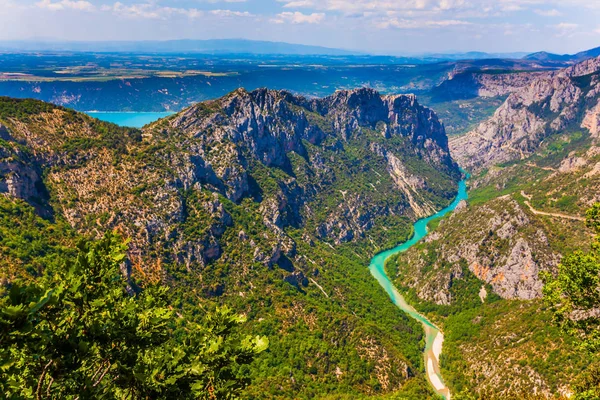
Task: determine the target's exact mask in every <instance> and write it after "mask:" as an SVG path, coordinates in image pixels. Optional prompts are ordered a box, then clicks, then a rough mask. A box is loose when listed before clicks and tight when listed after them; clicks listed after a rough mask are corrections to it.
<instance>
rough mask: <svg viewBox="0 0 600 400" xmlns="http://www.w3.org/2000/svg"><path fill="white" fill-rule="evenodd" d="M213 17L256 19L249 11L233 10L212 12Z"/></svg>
mask: <svg viewBox="0 0 600 400" xmlns="http://www.w3.org/2000/svg"><path fill="white" fill-rule="evenodd" d="M210 13H211V14H212V15H216V16H218V17H254V16H255V15H254V14H252V13H249V12H248V11H231V10H212V11H211V12H210Z"/></svg>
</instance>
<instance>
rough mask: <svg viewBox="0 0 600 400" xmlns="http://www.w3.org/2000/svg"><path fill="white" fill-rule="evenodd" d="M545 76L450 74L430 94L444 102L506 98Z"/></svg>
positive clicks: (539, 74) (525, 74)
mask: <svg viewBox="0 0 600 400" xmlns="http://www.w3.org/2000/svg"><path fill="white" fill-rule="evenodd" d="M547 75H548V72H515V73H504V74H495V73H486V72H485V71H479V72H470V71H459V72H456V73H453V74H451V75H450V76H449V78H448V79H447V80H445V81H444V82H442V83H441V84H440V85H438V86H437V87H435V88H434V89H433V90H432V94H433V96H434V97H435V98H440V99H445V100H459V99H470V98H473V97H496V96H507V95H509V94H511V93H513V92H516V91H518V90H520V89H522V88H524V87H526V86H528V85H529V84H531V83H532V82H533V81H534V80H536V79H538V78H540V77H544V76H547Z"/></svg>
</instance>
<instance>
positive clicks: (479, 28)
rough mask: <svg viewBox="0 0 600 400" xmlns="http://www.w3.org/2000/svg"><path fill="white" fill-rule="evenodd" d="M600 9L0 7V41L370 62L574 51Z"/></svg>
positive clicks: (128, 1)
mask: <svg viewBox="0 0 600 400" xmlns="http://www.w3.org/2000/svg"><path fill="white" fill-rule="evenodd" d="M599 17H600V0H353V1H347V0H120V1H114V0H0V21H2V25H3V27H2V29H1V30H0V40H23V39H40V38H45V39H56V40H167V39H183V38H186V39H218V38H246V39H256V40H272V41H286V42H291V43H302V44H311V45H322V46H328V47H338V48H345V49H353V50H362V51H367V52H373V53H386V54H403V53H419V52H438V51H468V50H479V51H491V52H510V51H537V50H548V51H553V52H560V53H563V52H576V51H580V50H584V49H587V48H592V47H597V46H600V18H599Z"/></svg>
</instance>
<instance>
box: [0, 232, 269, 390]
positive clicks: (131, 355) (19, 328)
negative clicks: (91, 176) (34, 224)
mask: <svg viewBox="0 0 600 400" xmlns="http://www.w3.org/2000/svg"><path fill="white" fill-rule="evenodd" d="M126 249H127V247H126V245H125V244H124V243H123V241H122V240H121V238H120V237H119V236H118V235H114V234H107V235H106V236H105V237H104V239H102V240H100V241H98V242H89V241H81V242H80V243H79V245H78V247H77V255H76V257H75V258H74V259H72V258H69V259H67V261H66V263H65V265H64V268H60V269H56V270H54V271H52V273H51V274H47V275H46V276H44V278H42V279H40V280H39V281H37V282H35V283H33V284H20V283H15V284H14V285H13V286H12V287H11V289H10V291H9V293H8V295H7V296H5V297H3V298H2V299H1V300H0V342H1V343H2V348H1V349H0V362H1V364H0V365H1V366H0V391H1V393H2V397H4V398H7V399H18V398H36V399H42V398H61V399H79V398H84V399H85V398H95V399H143V398H153V399H171V398H175V397H177V398H182V399H233V398H237V394H238V393H239V391H240V390H241V389H243V388H244V387H245V386H247V384H248V379H247V376H245V375H244V374H243V373H242V372H241V369H240V367H241V366H243V365H246V364H249V363H250V362H252V360H253V359H254V357H255V356H256V355H257V354H258V353H260V352H262V351H263V350H265V349H266V347H267V341H266V339H265V338H262V337H258V336H257V337H251V336H244V335H241V334H240V333H239V328H238V326H239V324H240V323H242V322H244V318H243V317H239V316H236V315H234V314H232V313H231V311H230V310H229V309H227V308H221V309H217V311H216V312H215V313H212V314H208V315H206V316H205V317H204V319H203V320H202V322H201V323H198V322H195V321H193V320H191V319H189V318H186V317H184V316H182V315H181V314H180V313H176V312H175V310H174V309H173V308H172V307H170V306H169V304H168V301H167V299H168V296H167V295H168V291H167V289H166V288H165V287H161V286H149V287H147V288H145V289H144V290H142V291H141V292H139V293H137V294H134V291H133V288H132V287H131V284H130V283H128V282H127V280H126V279H125V278H124V277H123V273H122V270H121V268H122V267H123V266H124V265H125V262H126Z"/></svg>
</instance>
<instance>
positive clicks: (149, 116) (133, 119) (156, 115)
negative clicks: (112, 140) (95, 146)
mask: <svg viewBox="0 0 600 400" xmlns="http://www.w3.org/2000/svg"><path fill="white" fill-rule="evenodd" d="M86 114H87V115H89V116H91V117H94V118H98V119H100V120H102V121H106V122H112V123H113V124H117V125H119V126H127V127H130V128H141V127H142V126H144V125H147V124H149V123H151V122H154V121H157V120H159V119H161V118H164V117H168V116H169V115H173V114H174V113H173V112H104V111H89V112H86Z"/></svg>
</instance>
